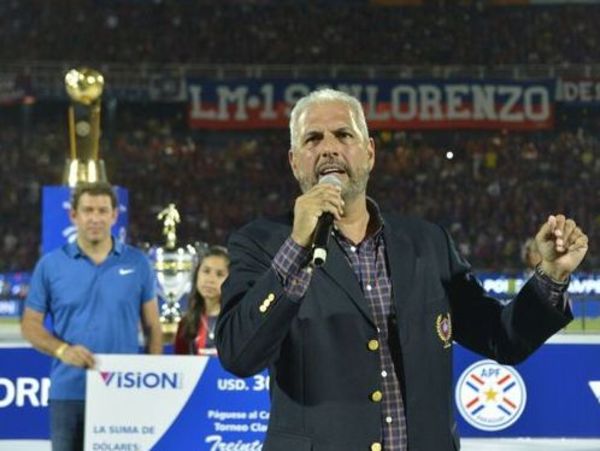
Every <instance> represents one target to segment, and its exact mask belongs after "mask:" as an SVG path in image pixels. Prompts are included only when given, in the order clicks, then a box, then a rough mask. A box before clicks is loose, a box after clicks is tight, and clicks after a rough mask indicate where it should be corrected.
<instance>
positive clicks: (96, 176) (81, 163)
mask: <svg viewBox="0 0 600 451" xmlns="http://www.w3.org/2000/svg"><path fill="white" fill-rule="evenodd" d="M106 181H108V179H107V178H106V168H105V167H104V161H103V160H79V159H77V158H75V159H67V162H66V164H65V170H64V172H63V184H65V185H67V186H69V187H71V188H74V187H75V185H77V183H79V182H90V183H91V182H106Z"/></svg>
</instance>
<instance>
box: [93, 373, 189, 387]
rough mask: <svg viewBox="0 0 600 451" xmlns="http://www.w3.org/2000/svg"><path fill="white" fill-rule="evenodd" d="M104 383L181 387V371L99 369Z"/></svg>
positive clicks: (115, 385)
mask: <svg viewBox="0 0 600 451" xmlns="http://www.w3.org/2000/svg"><path fill="white" fill-rule="evenodd" d="M100 377H101V378H102V381H103V382H104V385H106V386H107V387H112V388H150V389H162V390H164V389H170V388H172V389H181V388H183V374H182V373H165V372H152V371H149V372H139V371H100Z"/></svg>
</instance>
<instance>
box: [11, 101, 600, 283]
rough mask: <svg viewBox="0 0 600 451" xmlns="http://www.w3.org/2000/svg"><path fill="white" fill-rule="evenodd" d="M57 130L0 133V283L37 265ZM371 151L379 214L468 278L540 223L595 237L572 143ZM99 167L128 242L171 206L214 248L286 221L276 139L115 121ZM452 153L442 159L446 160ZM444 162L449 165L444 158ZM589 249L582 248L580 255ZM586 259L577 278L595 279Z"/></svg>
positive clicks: (560, 136) (290, 184) (586, 170)
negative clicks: (424, 230)
mask: <svg viewBox="0 0 600 451" xmlns="http://www.w3.org/2000/svg"><path fill="white" fill-rule="evenodd" d="M62 119H63V118H62V117H60V118H58V117H57V118H55V119H54V120H53V121H41V122H39V123H37V124H36V125H35V130H34V131H33V132H32V133H31V138H30V139H29V140H28V141H27V142H26V143H25V145H24V143H23V142H22V141H21V139H22V137H21V136H20V133H19V131H18V128H17V127H16V126H8V127H3V128H2V129H0V152H1V153H2V155H3V164H2V165H0V176H1V178H2V180H3V186H4V187H6V189H3V192H4V195H3V196H1V197H0V217H1V218H2V221H1V222H0V236H1V237H2V242H0V272H1V271H10V270H28V269H30V268H31V267H32V265H33V263H34V262H35V260H36V258H37V257H38V247H39V235H40V224H39V216H40V211H41V208H40V191H41V190H40V188H41V185H51V184H60V179H61V173H62V170H63V168H64V161H65V156H66V149H67V142H66V132H65V128H66V124H65V123H64V122H63V120H62ZM373 135H374V137H375V139H376V143H377V149H378V156H377V162H376V168H375V170H374V174H373V177H372V178H371V184H370V194H371V195H372V196H373V197H374V198H375V199H376V200H378V202H379V203H380V204H381V207H382V208H383V209H393V210H395V211H402V212H405V213H408V214H415V215H419V216H423V217H425V218H428V219H430V220H433V221H436V222H438V223H440V224H442V225H443V226H445V227H447V228H448V229H449V230H450V231H451V233H452V234H453V236H454V237H455V239H456V240H457V242H458V243H459V246H460V248H461V251H462V252H463V254H464V255H465V256H466V257H467V258H468V259H469V260H470V261H471V262H472V263H473V264H474V265H475V266H476V267H477V268H479V269H485V268H494V269H507V270H510V269H519V268H521V267H522V263H521V259H520V247H521V244H522V243H523V242H524V241H525V239H526V238H528V237H529V236H531V235H532V234H533V233H535V231H536V230H535V229H536V227H537V224H539V223H540V221H542V220H543V219H544V218H545V217H546V216H547V215H548V214H550V213H552V212H556V211H562V212H565V213H566V214H568V215H570V216H573V217H575V218H577V221H578V222H579V223H580V224H582V226H583V228H584V229H585V230H586V231H587V233H588V235H589V238H590V243H594V242H595V241H596V238H597V234H598V232H597V230H598V226H599V225H600V213H599V212H600V202H599V199H600V196H599V195H598V194H599V191H600V140H599V139H598V137H597V135H594V134H593V133H589V132H587V131H585V130H583V129H580V130H578V131H562V132H543V133H542V132H537V133H534V134H532V133H528V134H523V133H506V132H443V133H442V132H437V133H432V132H428V133H423V134H422V133H418V132H410V133H404V132H389V131H377V132H374V133H373ZM103 147H104V148H105V149H106V150H105V151H104V152H103V158H104V159H105V161H106V164H107V167H108V173H109V179H110V181H111V182H112V183H113V184H117V185H120V186H123V187H126V188H128V189H129V191H130V200H129V202H130V216H129V224H130V228H129V239H130V241H131V242H133V243H136V244H141V243H153V244H158V243H160V242H161V241H162V237H161V227H160V224H159V222H158V221H157V220H156V214H157V213H158V212H159V211H160V210H161V209H163V208H164V207H165V206H166V205H167V204H168V203H170V202H174V203H176V205H177V207H178V209H179V211H180V213H181V216H182V224H181V226H180V227H179V229H178V231H179V236H180V238H181V241H182V242H184V243H185V242H194V241H204V242H208V243H211V244H215V243H220V244H224V243H225V242H226V239H227V236H228V234H229V233H230V232H231V231H232V230H233V229H235V228H236V227H238V226H240V225H241V224H243V223H245V222H247V221H249V220H251V219H252V218H254V217H256V216H258V215H271V214H278V213H282V212H285V211H287V210H288V209H290V208H291V206H292V202H293V199H294V198H295V196H296V195H297V193H298V188H297V187H296V184H295V182H294V180H293V178H292V177H291V174H290V171H289V168H288V163H287V149H288V147H289V137H288V134H287V131H284V130H278V131H270V132H265V131H262V132H254V133H248V132H243V133H242V132H238V133H231V132H227V133H225V132H219V133H218V132H206V131H205V132H202V133H199V132H191V131H187V130H185V128H184V127H181V124H179V123H178V120H177V119H176V118H173V119H172V120H167V119H163V120H157V119H155V118H152V114H151V113H149V115H148V117H146V118H140V117H137V116H131V117H130V118H129V119H127V118H126V117H124V118H123V120H122V121H120V123H119V126H118V130H117V131H116V134H115V136H114V139H113V143H106V142H105V143H104V144H103ZM450 153H451V154H450ZM450 157H451V158H450ZM592 247H593V245H592ZM599 263H600V262H599V261H598V257H597V256H595V253H594V252H593V249H592V252H590V254H589V258H587V259H586V266H585V268H588V269H589V268H597V267H598V264H599Z"/></svg>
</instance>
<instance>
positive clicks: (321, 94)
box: [290, 88, 369, 150]
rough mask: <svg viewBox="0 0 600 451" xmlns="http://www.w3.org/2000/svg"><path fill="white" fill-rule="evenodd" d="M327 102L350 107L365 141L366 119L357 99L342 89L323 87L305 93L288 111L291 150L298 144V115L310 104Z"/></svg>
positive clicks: (366, 134)
mask: <svg viewBox="0 0 600 451" xmlns="http://www.w3.org/2000/svg"><path fill="white" fill-rule="evenodd" d="M329 102H341V103H344V104H346V105H347V106H348V108H350V112H351V114H352V117H353V119H354V120H355V122H356V126H357V127H358V130H359V131H360V133H361V135H362V140H363V141H367V140H368V139H369V128H368V127H367V120H366V119H365V113H364V111H363V108H362V105H361V104H360V102H359V101H358V99H356V97H352V96H351V95H350V94H346V93H345V92H343V91H337V90H335V89H330V88H325V89H318V90H316V91H313V92H311V93H310V94H307V95H306V96H304V97H302V98H301V99H300V100H298V102H296V105H294V108H293V109H292V112H291V113H290V147H291V149H292V150H294V148H295V147H296V146H297V145H298V139H299V136H298V121H299V119H300V116H302V114H303V113H304V112H305V111H306V110H307V109H308V108H309V107H311V106H312V105H315V104H320V103H329Z"/></svg>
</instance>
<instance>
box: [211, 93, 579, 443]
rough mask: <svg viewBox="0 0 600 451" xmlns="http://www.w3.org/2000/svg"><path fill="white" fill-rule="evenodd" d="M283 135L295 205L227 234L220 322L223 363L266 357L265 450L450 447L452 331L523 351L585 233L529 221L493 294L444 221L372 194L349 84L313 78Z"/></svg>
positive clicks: (247, 370) (556, 314)
mask: <svg viewBox="0 0 600 451" xmlns="http://www.w3.org/2000/svg"><path fill="white" fill-rule="evenodd" d="M290 135H291V136H290V138H291V149H290V151H289V161H290V166H291V168H292V171H293V173H294V176H295V178H296V179H297V180H298V183H299V184H300V188H301V190H302V195H301V196H299V197H298V198H297V199H296V201H295V205H294V209H293V213H290V214H288V215H285V216H282V217H279V218H273V219H259V220H256V221H254V222H252V223H250V224H249V225H247V226H245V227H243V228H242V229H241V230H239V231H238V232H236V233H235V234H233V235H232V237H231V239H230V242H229V250H230V253H231V267H230V274H229V277H228V279H227V280H226V282H225V284H224V285H223V288H222V292H223V302H224V306H223V309H222V310H221V315H220V317H219V321H218V323H217V331H216V338H217V347H218V352H219V357H220V359H221V362H222V364H223V366H224V367H225V368H226V369H228V370H229V371H231V372H232V373H234V374H236V375H238V376H241V377H248V376H251V375H253V374H255V373H258V372H260V371H262V370H263V369H265V368H268V370H269V374H270V384H271V385H270V392H271V416H270V420H269V428H268V431H267V435H266V439H265V443H264V447H263V450H265V451H281V450H286V451H354V450H357V451H358V450H365V451H367V450H371V451H381V450H385V451H405V450H408V451H413V450H414V451H417V450H418V451H454V450H458V449H459V448H460V444H459V440H458V437H457V433H456V424H455V422H454V419H453V417H452V415H453V407H452V396H451V392H452V343H453V341H456V342H459V343H460V344H462V345H463V346H465V347H467V348H469V349H471V350H473V351H475V352H478V353H480V354H482V355H485V356H487V357H489V358H493V359H495V360H497V361H498V362H500V363H505V364H515V363H518V362H520V361H522V360H524V359H525V358H526V357H527V356H528V355H530V354H531V353H532V352H533V351H534V350H535V349H537V348H538V347H539V346H540V345H541V344H542V343H544V341H545V340H546V339H547V338H548V337H550V336H551V335H553V334H554V333H555V332H556V331H558V330H559V329H561V328H563V327H564V326H565V325H566V324H567V323H568V322H569V321H570V320H571V319H572V315H571V311H570V307H569V303H568V299H567V293H566V289H567V286H568V282H569V275H570V274H571V272H572V271H574V270H575V268H576V267H577V266H578V265H579V263H580V262H581V261H582V259H583V257H584V256H585V254H586V252H587V248H588V244H587V236H586V235H585V234H584V233H583V232H582V230H581V229H580V228H579V227H577V225H576V224H575V222H574V221H573V220H572V219H567V218H565V216H563V215H561V214H557V215H554V214H551V215H550V216H549V217H548V219H547V220H546V222H545V223H544V224H543V225H542V226H541V227H540V229H539V231H538V233H537V235H536V242H537V244H538V247H539V249H540V254H541V255H542V262H541V263H540V264H539V265H538V267H537V269H536V271H535V273H534V275H533V276H532V278H531V279H530V280H529V281H528V282H527V283H526V284H525V285H524V287H523V289H522V290H521V291H520V292H519V294H518V295H517V296H516V298H515V299H514V300H513V301H512V302H511V303H509V304H506V305H503V304H502V303H500V302H498V301H497V300H495V299H493V298H490V297H487V296H486V294H485V293H484V291H483V289H482V287H481V286H480V285H479V283H478V282H477V280H476V279H475V277H474V276H473V274H472V272H471V267H470V265H469V264H468V263H467V262H466V261H465V260H464V259H463V258H461V257H460V255H459V254H458V253H457V251H456V247H455V246H454V244H453V242H452V239H451V238H450V236H449V235H448V233H447V232H446V231H445V230H444V229H443V228H441V227H439V226H437V225H435V224H432V223H429V222H426V221H423V220H420V219H415V218H409V217H405V216H401V215H397V214H382V213H381V212H380V211H379V208H378V206H377V204H376V203H375V201H374V200H373V199H370V198H369V197H367V194H366V190H367V181H368V179H369V174H370V172H371V170H372V169H373V166H374V162H375V145H374V142H373V140H372V139H371V138H370V137H369V132H368V129H367V124H366V121H365V116H364V112H363V109H362V106H361V104H360V103H359V102H358V101H357V100H356V99H354V98H353V97H351V96H349V95H347V94H344V93H342V92H339V91H335V90H331V89H324V90H319V91H315V92H313V93H311V94H309V95H308V96H306V97H304V98H302V99H300V101H298V103H297V104H296V105H295V107H294V109H293V110H292V113H291V117H290ZM319 181H321V182H320V183H319ZM331 222H333V227H330V224H331ZM319 249H320V250H319Z"/></svg>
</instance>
